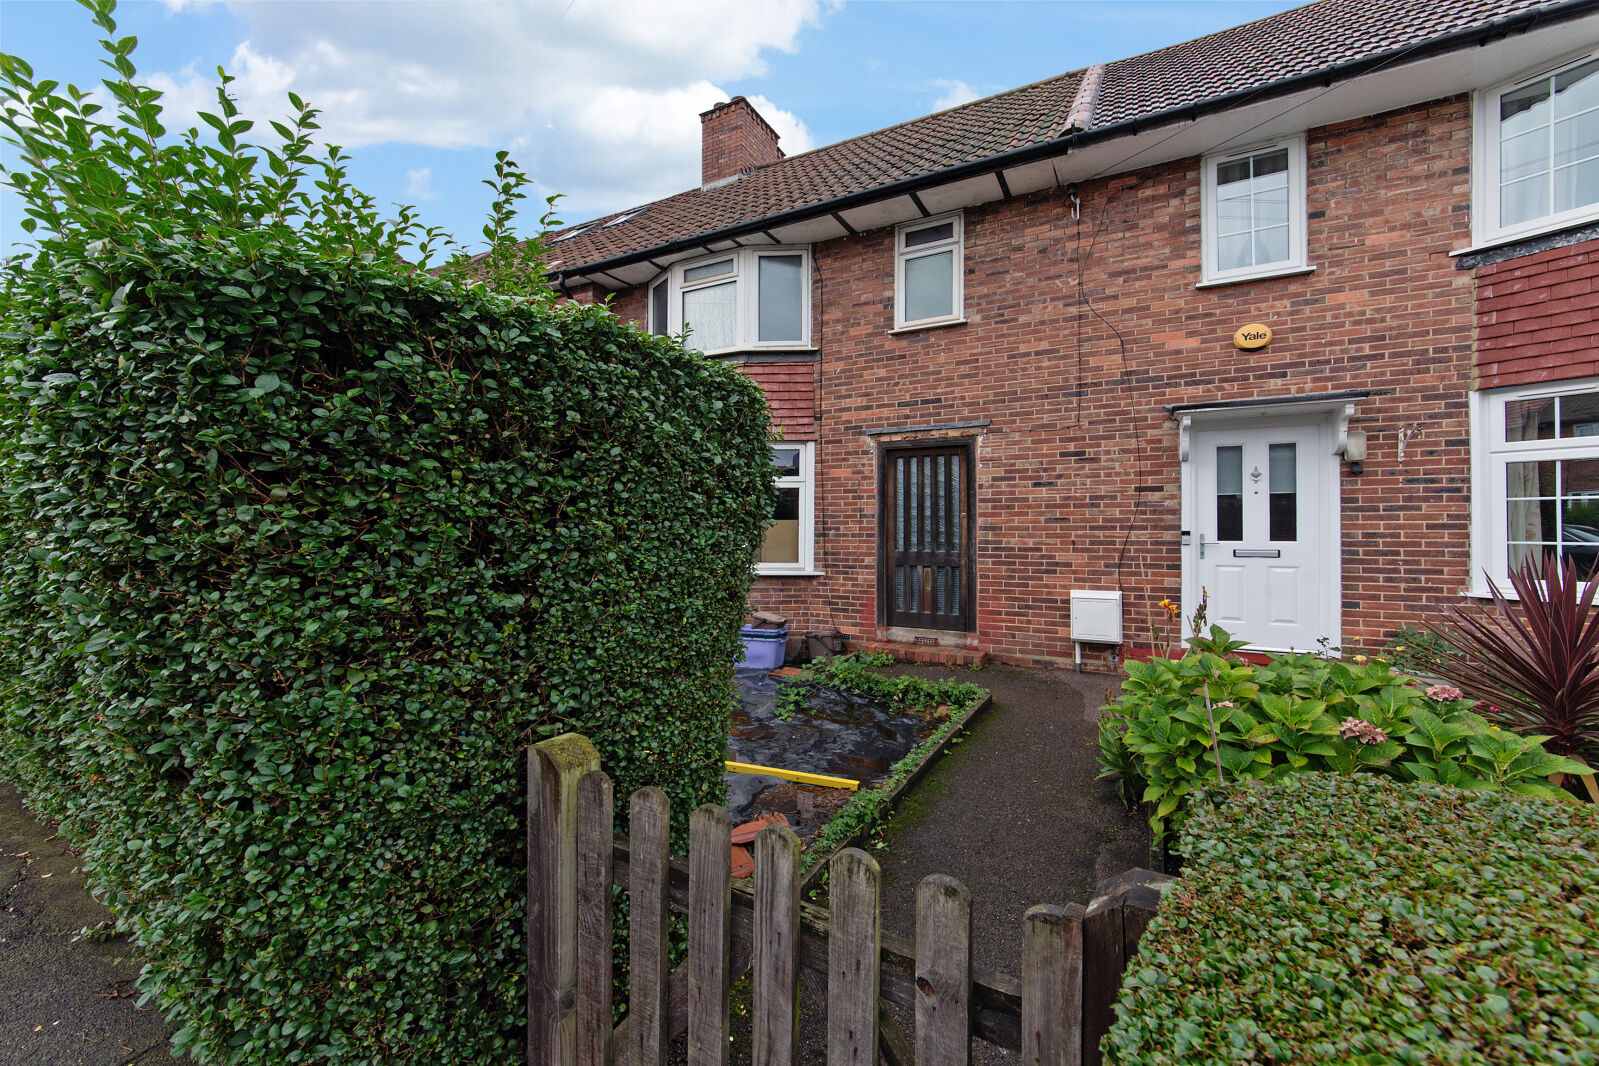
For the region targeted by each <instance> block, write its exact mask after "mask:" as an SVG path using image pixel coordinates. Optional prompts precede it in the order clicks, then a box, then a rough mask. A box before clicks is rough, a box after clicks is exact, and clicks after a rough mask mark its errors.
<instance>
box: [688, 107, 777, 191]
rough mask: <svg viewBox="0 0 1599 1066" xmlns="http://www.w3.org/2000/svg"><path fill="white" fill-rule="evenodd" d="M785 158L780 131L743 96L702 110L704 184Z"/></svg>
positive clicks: (707, 184) (717, 181)
mask: <svg viewBox="0 0 1599 1066" xmlns="http://www.w3.org/2000/svg"><path fill="white" fill-rule="evenodd" d="M782 158H783V150H782V149H781V148H779V147H778V146H777V131H776V130H774V129H773V128H772V127H771V126H770V125H768V124H767V122H766V120H765V119H764V118H762V117H761V116H760V113H759V112H758V111H756V110H755V108H754V106H753V105H752V104H751V103H750V102H749V101H748V100H746V99H744V98H743V97H742V96H735V97H733V99H731V100H729V101H727V102H726V103H724V104H717V105H716V106H715V107H713V108H711V109H710V110H709V111H705V112H702V113H701V114H700V183H701V186H702V187H703V188H707V189H708V188H710V187H711V186H712V185H720V184H722V183H723V182H725V181H731V180H732V179H733V178H736V177H738V176H739V175H740V174H744V173H747V172H749V171H751V170H753V169H755V168H756V167H758V166H763V165H765V164H767V163H775V162H777V161H778V160H779V159H782Z"/></svg>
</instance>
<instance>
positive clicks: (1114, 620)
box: [1072, 589, 1122, 644]
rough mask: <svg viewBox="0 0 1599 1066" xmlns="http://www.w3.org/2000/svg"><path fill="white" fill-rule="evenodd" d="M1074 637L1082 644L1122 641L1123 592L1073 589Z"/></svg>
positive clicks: (1118, 642) (1117, 642)
mask: <svg viewBox="0 0 1599 1066" xmlns="http://www.w3.org/2000/svg"><path fill="white" fill-rule="evenodd" d="M1072 640H1073V641H1074V642H1076V643H1078V644H1120V643H1121V642H1122V594H1121V593H1120V592H1099V591H1092V590H1085V589H1072Z"/></svg>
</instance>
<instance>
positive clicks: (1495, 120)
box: [1471, 46, 1599, 246]
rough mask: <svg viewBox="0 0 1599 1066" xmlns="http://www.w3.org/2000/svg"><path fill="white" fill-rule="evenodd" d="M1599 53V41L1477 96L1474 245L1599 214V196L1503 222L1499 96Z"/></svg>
mask: <svg viewBox="0 0 1599 1066" xmlns="http://www.w3.org/2000/svg"><path fill="white" fill-rule="evenodd" d="M1595 57H1599V47H1592V46H1590V47H1589V48H1587V49H1586V50H1585V51H1582V52H1579V53H1577V54H1575V55H1568V56H1566V57H1564V58H1563V59H1561V60H1560V61H1559V62H1557V63H1554V64H1552V65H1544V66H1540V67H1539V68H1538V69H1536V70H1530V71H1526V72H1523V73H1522V74H1521V75H1519V76H1518V77H1516V78H1514V79H1512V80H1510V81H1507V82H1502V83H1501V84H1499V85H1495V86H1493V87H1492V88H1488V89H1480V90H1478V92H1477V93H1476V95H1475V96H1474V98H1473V100H1472V111H1473V113H1474V114H1473V123H1472V138H1471V145H1472V152H1471V162H1472V166H1471V190H1472V211H1471V218H1472V243H1473V245H1474V246H1481V245H1488V244H1502V243H1506V242H1509V241H1513V240H1519V239H1522V238H1526V237H1533V236H1537V235H1538V234H1540V233H1550V232H1553V231H1555V230H1561V229H1566V228H1568V227H1571V226H1575V225H1580V224H1581V223H1583V222H1589V221H1592V220H1594V219H1599V202H1595V203H1592V204H1587V205H1585V206H1583V207H1577V208H1573V209H1571V210H1570V211H1562V212H1559V213H1558V214H1550V215H1543V216H1541V217H1539V218H1534V219H1528V220H1527V221H1526V222H1521V223H1517V224H1515V225H1512V226H1502V225H1500V223H1499V198H1500V190H1499V101H1500V98H1501V97H1503V96H1504V95H1505V94H1506V93H1513V92H1516V91H1518V90H1520V89H1525V88H1526V87H1527V86H1529V85H1531V84H1533V83H1534V82H1537V81H1541V80H1543V79H1545V78H1549V77H1553V76H1554V75H1557V74H1560V73H1562V72H1563V71H1566V70H1569V69H1570V68H1572V67H1575V66H1578V65H1580V64H1582V63H1585V62H1587V61H1588V60H1591V59H1593V58H1595Z"/></svg>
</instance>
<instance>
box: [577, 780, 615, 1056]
mask: <svg viewBox="0 0 1599 1066" xmlns="http://www.w3.org/2000/svg"><path fill="white" fill-rule="evenodd" d="M613 805H614V800H613V797H612V793H611V779H610V778H609V777H607V776H606V775H605V774H604V773H603V772H601V771H598V770H596V771H594V772H593V773H589V774H584V775H583V779H582V780H581V781H579V782H578V784H577V814H578V826H577V906H578V911H577V1057H578V1066H611V1062H612V1049H611V1044H612V1039H611V1033H612V1030H611V952H612V947H611V873H612V865H611V849H612V847H613V846H614V844H615V841H616V827H615V821H614V811H613Z"/></svg>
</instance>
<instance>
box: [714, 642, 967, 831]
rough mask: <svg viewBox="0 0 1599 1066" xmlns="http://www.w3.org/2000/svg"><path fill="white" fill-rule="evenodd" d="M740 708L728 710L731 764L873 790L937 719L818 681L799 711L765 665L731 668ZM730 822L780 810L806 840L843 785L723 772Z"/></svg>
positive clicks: (845, 793) (833, 807) (827, 816)
mask: <svg viewBox="0 0 1599 1066" xmlns="http://www.w3.org/2000/svg"><path fill="white" fill-rule="evenodd" d="M736 680H737V685H738V691H739V706H738V708H737V709H735V710H734V712H733V724H732V729H731V732H730V736H729V737H728V745H727V750H728V755H727V757H728V758H729V759H730V760H732V761H735V762H744V763H753V764H754V765H757V766H772V767H778V768H781V769H784V770H798V771H802V772H804V773H812V774H827V775H829V776H832V777H845V778H849V779H850V780H853V781H859V782H860V787H861V788H862V789H867V788H871V787H872V786H874V785H876V784H877V783H878V782H880V781H882V780H883V779H884V778H885V777H887V776H888V772H889V770H890V769H892V767H893V766H894V764H895V763H897V762H898V761H899V760H901V759H903V758H904V757H905V756H906V754H908V753H909V752H910V750H911V749H912V748H914V747H915V746H916V745H917V743H919V742H920V741H921V740H923V739H924V738H926V737H927V736H928V735H929V734H931V733H932V732H933V731H934V730H935V729H937V728H938V726H939V725H940V724H941V723H942V721H943V719H941V718H939V719H935V718H932V717H923V716H921V715H916V714H909V713H906V712H904V711H899V710H896V709H894V708H893V707H890V706H889V705H888V704H886V703H882V702H879V701H877V700H873V699H869V698H868V697H865V696H860V695H857V694H855V693H853V692H845V691H842V690H840V689H835V688H829V687H826V686H822V685H812V686H810V687H809V689H808V691H807V693H806V698H805V709H804V710H803V711H790V710H788V709H787V708H785V707H783V706H782V705H781V704H780V703H779V701H778V698H777V693H778V689H779V687H780V686H782V685H785V684H794V683H796V682H792V681H780V680H778V679H776V678H774V677H772V676H771V675H770V674H769V673H767V672H766V671H764V670H740V671H738V673H737V678H736ZM727 792H728V804H727V805H728V812H729V813H730V814H731V815H732V818H733V824H734V825H738V824H740V823H742V822H746V821H749V820H750V819H751V818H754V817H755V816H756V815H759V814H773V813H776V814H782V815H784V816H785V817H787V818H788V821H789V825H790V826H792V827H793V829H794V832H795V833H796V834H797V835H798V836H799V838H800V840H802V841H809V840H810V839H811V838H813V837H814V836H815V835H816V834H817V833H819V832H820V831H821V830H822V827H824V826H825V825H826V824H827V823H828V822H829V821H830V820H831V819H832V817H833V815H834V814H836V813H838V810H839V808H840V807H842V806H844V804H846V803H848V802H849V800H850V798H851V797H853V796H854V795H855V792H853V791H850V790H848V789H840V788H825V787H816V786H809V785H796V784H794V783H793V782H790V781H786V780H784V779H782V778H778V777H768V776H764V775H758V774H732V773H730V774H728V775H727Z"/></svg>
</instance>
